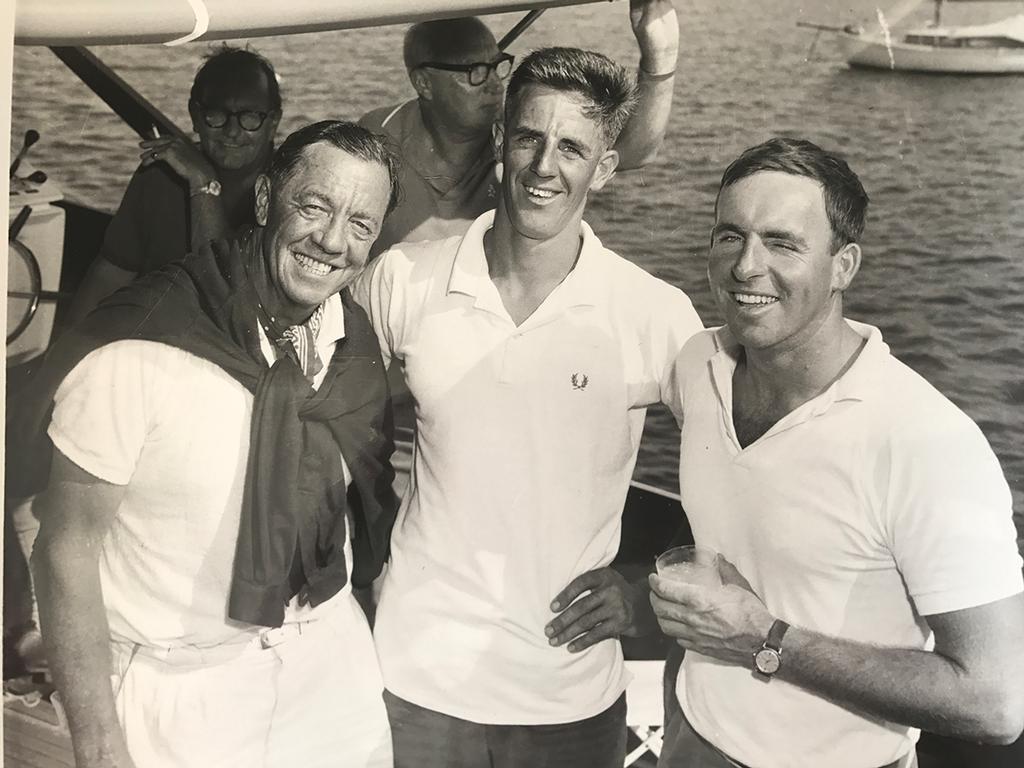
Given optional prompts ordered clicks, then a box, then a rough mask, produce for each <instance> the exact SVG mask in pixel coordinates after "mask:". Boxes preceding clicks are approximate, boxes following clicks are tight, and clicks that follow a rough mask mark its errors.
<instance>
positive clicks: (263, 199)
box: [256, 173, 270, 227]
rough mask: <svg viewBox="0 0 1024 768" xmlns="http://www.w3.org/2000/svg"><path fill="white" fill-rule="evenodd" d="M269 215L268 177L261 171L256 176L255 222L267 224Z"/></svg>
mask: <svg viewBox="0 0 1024 768" xmlns="http://www.w3.org/2000/svg"><path fill="white" fill-rule="evenodd" d="M269 215H270V177H269V176H267V174H265V173H261V174H260V175H259V176H258V177H257V178H256V223H257V224H258V225H259V226H261V227H265V226H267V219H268V218H269Z"/></svg>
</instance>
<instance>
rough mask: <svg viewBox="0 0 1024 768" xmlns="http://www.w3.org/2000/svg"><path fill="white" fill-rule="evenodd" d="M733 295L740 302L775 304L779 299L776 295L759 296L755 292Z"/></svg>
mask: <svg viewBox="0 0 1024 768" xmlns="http://www.w3.org/2000/svg"><path fill="white" fill-rule="evenodd" d="M733 296H734V297H735V298H736V301H738V302H739V303H740V304H774V303H775V302H776V301H778V299H777V298H775V297H774V296H759V295H756V294H753V293H734V294H733Z"/></svg>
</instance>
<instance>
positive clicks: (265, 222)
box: [33, 121, 398, 768]
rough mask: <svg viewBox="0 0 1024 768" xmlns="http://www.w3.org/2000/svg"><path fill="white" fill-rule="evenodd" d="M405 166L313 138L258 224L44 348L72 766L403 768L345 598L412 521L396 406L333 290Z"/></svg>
mask: <svg viewBox="0 0 1024 768" xmlns="http://www.w3.org/2000/svg"><path fill="white" fill-rule="evenodd" d="M397 167H398V162H397V159H396V158H395V157H394V156H393V155H392V154H391V150H390V149H389V148H388V146H387V144H386V143H385V142H384V141H383V140H382V139H380V137H378V136H376V135H374V134H372V133H370V132H369V131H367V130H366V129H364V128H361V127H359V126H356V125H354V124H352V123H342V122H338V121H324V122H322V123H316V124H314V125H310V126H306V127H305V128H302V129H300V130H298V131H296V132H295V133H293V134H292V135H291V136H289V137H288V139H286V140H285V142H284V143H283V144H282V145H281V147H280V148H279V149H278V151H277V152H276V153H275V155H274V159H273V161H272V163H271V166H270V169H269V172H268V175H262V176H260V177H259V179H258V180H257V182H256V190H255V202H256V206H255V219H256V222H257V224H258V226H257V227H256V229H255V230H254V231H252V232H250V233H248V235H247V236H246V237H244V238H242V239H241V240H239V241H236V242H233V243H230V244H229V243H223V242H222V243H219V244H217V245H215V246H214V247H213V248H211V249H206V250H202V251H200V252H199V253H196V254H191V255H189V256H188V257H186V258H185V259H184V260H183V261H181V262H179V263H176V264H174V265H172V266H169V267H166V268H164V269H163V270H158V271H156V272H153V273H151V274H148V275H145V276H143V277H141V278H140V279H139V280H138V281H136V282H135V283H134V284H133V285H132V286H130V287H128V288H126V289H123V290H122V291H119V292H117V293H116V294H115V295H114V296H113V297H111V298H110V299H108V300H107V301H106V302H104V303H102V304H101V305H100V306H99V307H98V308H97V309H96V310H95V311H94V312H93V313H92V314H91V315H90V316H89V318H88V319H87V320H86V321H85V322H84V323H83V324H81V326H80V327H79V328H77V329H76V331H75V333H69V334H68V335H67V336H66V337H65V338H63V339H61V341H60V342H59V344H58V346H57V347H56V348H55V349H54V350H53V351H51V354H50V356H49V357H48V360H47V363H46V365H47V366H51V365H52V366H54V367H53V368H52V369H45V370H46V373H47V376H48V380H49V381H50V382H51V387H52V389H51V390H50V391H49V392H48V393H47V395H46V396H45V399H44V400H42V401H41V403H42V406H43V411H44V412H45V411H46V410H48V408H49V406H51V404H52V419H50V421H49V431H48V433H49V436H50V438H51V439H52V442H53V448H54V450H53V464H52V470H51V472H50V475H49V486H48V487H47V489H46V491H45V492H44V493H43V494H42V495H41V496H39V498H38V500H37V502H36V504H37V511H38V512H39V514H40V518H41V522H42V527H41V530H40V533H39V538H38V541H37V543H36V550H35V553H34V555H33V564H34V567H35V573H36V575H37V581H38V586H39V606H40V614H41V617H42V631H43V635H44V638H45V641H46V643H47V647H48V649H49V651H50V653H49V657H50V659H51V662H52V669H53V674H54V681H55V683H56V685H57V688H58V691H59V693H60V695H61V697H62V699H63V704H64V708H65V710H66V712H67V715H68V722H69V724H70V729H71V736H72V740H73V743H74V748H75V757H76V764H77V765H78V766H79V768H91V767H93V766H97V767H98V766H102V767H103V768H111V766H117V767H118V768H124V767H125V766H135V767H136V768H186V767H189V768H193V767H198V766H202V767H203V768H207V767H212V766H238V768H255V767H258V766H266V767H267V768H270V767H271V766H280V767H281V768H291V766H296V765H302V766H325V767H326V766H338V765H344V766H380V767H381V768H389V767H390V766H391V743H390V735H389V729H388V723H387V715H386V713H385V709H384V704H383V700H382V691H383V686H382V683H381V679H380V674H379V670H378V668H377V663H376V657H375V653H374V648H373V642H372V638H371V635H370V631H369V627H368V626H367V623H366V619H365V617H364V616H363V615H362V613H361V609H360V608H359V606H358V604H357V603H356V602H355V599H354V598H353V596H352V586H351V585H352V583H353V582H354V583H356V584H357V585H359V584H362V585H366V584H368V583H369V582H371V581H372V579H373V578H374V577H375V576H376V575H377V573H379V570H380V566H381V564H382V563H383V561H384V556H385V554H386V550H387V544H388V538H389V534H390V527H391V522H392V521H393V520H394V514H395V512H396V511H397V500H396V499H394V497H393V494H392V493H391V492H390V484H391V479H392V477H393V475H392V473H391V470H390V466H389V464H388V456H389V454H390V450H391V440H390V436H389V434H388V430H389V426H388V425H389V414H388V395H387V392H388V390H387V384H386V380H385V377H384V368H383V366H382V364H381V359H380V354H379V348H378V346H377V341H376V337H375V334H374V332H373V330H372V328H371V327H370V325H369V322H368V320H367V318H366V315H365V313H364V312H363V311H362V310H361V309H360V308H359V307H358V306H357V305H356V304H355V303H354V302H353V301H352V299H351V297H350V296H348V294H347V292H346V293H345V294H341V293H340V292H341V291H342V290H343V289H345V288H346V286H347V285H348V284H349V283H351V281H352V280H353V279H354V278H355V277H356V276H357V275H358V274H359V273H360V272H361V271H362V268H363V266H364V264H365V262H366V258H367V255H368V253H369V249H370V245H371V244H372V242H373V239H374V237H375V236H376V234H377V232H379V231H380V227H381V224H382V223H383V219H384V216H385V215H386V212H387V211H388V210H389V209H390V208H391V207H392V206H393V205H394V202H395V200H396V198H397V178H398V171H397ZM54 389H55V393H54V391H53V390H54Z"/></svg>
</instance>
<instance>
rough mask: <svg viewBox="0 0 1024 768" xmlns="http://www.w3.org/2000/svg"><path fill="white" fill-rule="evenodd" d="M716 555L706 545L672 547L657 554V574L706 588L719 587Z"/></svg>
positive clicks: (720, 583) (719, 579) (671, 579)
mask: <svg viewBox="0 0 1024 768" xmlns="http://www.w3.org/2000/svg"><path fill="white" fill-rule="evenodd" d="M716 556H717V553H716V552H715V551H714V550H713V549H708V548H707V547H698V546H695V545H690V546H686V547H673V548H672V549H670V550H668V551H667V552H663V553H662V554H661V555H659V556H658V559H657V561H656V562H655V564H656V566H657V568H658V575H659V576H661V577H662V578H663V579H668V580H670V581H676V582H679V583H681V584H694V585H697V586H701V587H708V588H712V587H720V586H722V579H721V577H720V576H719V575H718V565H717V563H716V562H715V558H716Z"/></svg>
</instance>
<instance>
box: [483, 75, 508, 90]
mask: <svg viewBox="0 0 1024 768" xmlns="http://www.w3.org/2000/svg"><path fill="white" fill-rule="evenodd" d="M483 87H484V88H486V89H487V92H488V93H493V94H499V93H501V92H502V90H504V88H505V81H504V80H502V79H501V78H500V77H498V72H497V70H494V69H492V70H490V71H489V72H488V73H487V79H486V80H484V85H483Z"/></svg>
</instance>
